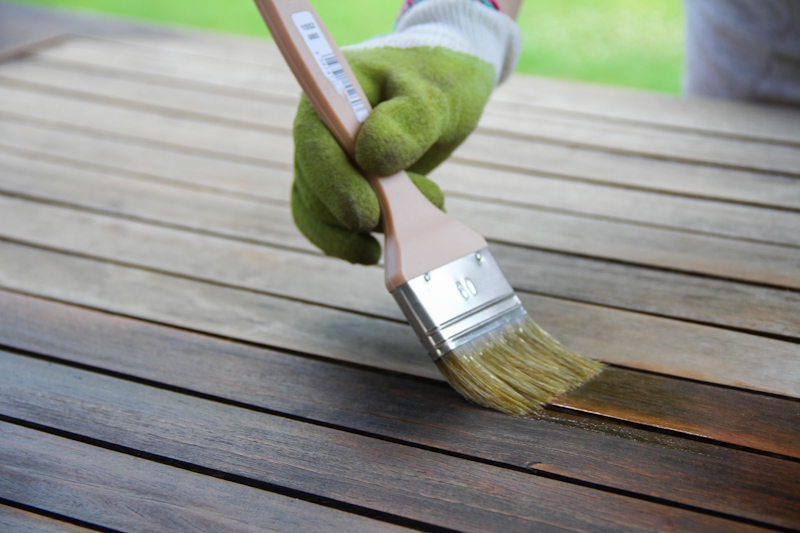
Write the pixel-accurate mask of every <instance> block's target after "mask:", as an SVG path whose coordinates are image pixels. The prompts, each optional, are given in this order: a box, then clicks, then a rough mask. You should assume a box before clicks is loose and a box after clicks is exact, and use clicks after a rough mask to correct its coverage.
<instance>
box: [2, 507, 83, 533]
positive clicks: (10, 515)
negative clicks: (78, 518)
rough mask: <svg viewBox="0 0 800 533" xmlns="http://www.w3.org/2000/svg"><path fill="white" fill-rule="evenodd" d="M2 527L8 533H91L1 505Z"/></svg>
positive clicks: (78, 527) (52, 519) (81, 528)
mask: <svg viewBox="0 0 800 533" xmlns="http://www.w3.org/2000/svg"><path fill="white" fill-rule="evenodd" d="M0 527H2V528H3V531H5V532H6V533H27V532H30V531H36V532H37V533H89V532H90V531H92V530H91V529H86V528H84V527H80V526H76V525H73V524H69V523H67V522H61V521H59V520H56V519H54V518H47V517H45V516H42V515H39V514H35V513H31V512H28V511H21V510H19V509H15V508H14V507H7V506H5V505H0Z"/></svg>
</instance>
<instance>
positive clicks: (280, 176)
mask: <svg viewBox="0 0 800 533" xmlns="http://www.w3.org/2000/svg"><path fill="white" fill-rule="evenodd" d="M0 124H2V126H0V146H1V147H2V148H0V149H4V152H6V153H12V154H13V153H19V154H22V155H25V156H27V157H31V158H41V159H47V160H52V161H63V162H64V163H65V164H72V165H74V166H77V167H79V168H89V169H92V170H99V171H105V172H109V173H116V174H125V175H128V176H132V177H137V178H139V179H151V180H156V181H161V182H165V183H172V184H181V185H183V186H185V187H187V188H200V189H206V190H210V191H217V192H223V193H227V194H235V195H240V196H243V197H252V198H253V199H264V200H273V201H276V200H277V201H281V202H284V203H285V202H287V201H288V199H289V190H290V187H291V179H292V177H291V168H290V167H289V166H288V165H283V166H279V167H278V168H275V166H266V168H265V164H257V163H248V162H243V161H232V160H230V159H219V158H215V157H207V156H204V155H202V154H187V153H185V152H183V151H180V150H177V151H176V150H170V149H169V147H167V146H148V145H142V144H140V143H135V142H126V141H125V140H120V139H114V138H110V137H105V136H102V135H95V134H93V133H92V132H89V131H85V130H81V131H74V130H69V129H55V128H53V127H48V126H43V125H41V124H36V123H25V122H15V121H10V120H3V119H2V118H0Z"/></svg>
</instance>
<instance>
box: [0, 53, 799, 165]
mask: <svg viewBox="0 0 800 533" xmlns="http://www.w3.org/2000/svg"><path fill="white" fill-rule="evenodd" d="M68 66H69V65H66V64H63V63H60V62H59V61H57V60H48V59H42V58H27V59H26V60H25V61H19V62H14V63H11V64H8V65H3V66H2V67H0V78H3V79H6V80H14V81H17V82H23V83H31V84H34V85H35V86H37V87H45V88H47V89H55V90H59V91H65V92H66V94H69V95H75V96H76V97H78V98H87V97H91V98H94V99H96V100H98V101H100V102H105V101H106V99H108V100H109V103H111V104H112V105H121V106H125V105H127V103H128V102H131V103H133V104H135V105H141V106H155V107H156V109H163V110H166V111H167V112H176V111H185V112H188V113H192V114H197V115H199V116H208V117H210V118H212V119H220V120H233V121H241V122H242V123H243V124H257V125H261V126H269V127H278V128H285V127H287V126H289V125H290V124H291V122H292V118H293V117H294V111H295V105H294V103H287V102H277V103H275V102H271V101H269V100H267V99H257V100H255V99H243V98H241V97H235V96H228V95H224V94H214V93H208V92H200V91H196V90H192V89H184V88H177V87H169V86H164V85H162V84H159V83H158V80H153V79H140V80H137V79H127V78H126V79H120V78H118V77H115V76H114V75H113V72H108V71H99V72H98V71H92V70H86V69H71V68H64V67H68ZM286 74H287V75H288V71H287V72H286ZM523 114H524V115H525V118H526V119H527V120H526V119H523V120H520V118H521V117H520V112H519V111H514V112H498V111H493V109H492V108H489V109H488V110H487V111H486V112H485V113H484V115H483V117H482V119H481V124H480V128H482V129H483V130H490V131H492V132H493V133H494V134H495V135H497V136H499V137H501V138H502V137H506V136H508V135H511V136H513V137H521V138H530V139H533V140H547V141H551V142H556V143H559V144H567V145H569V146H585V147H588V148H592V149H601V150H610V151H612V152H622V153H631V154H638V155H643V156H650V157H657V158H667V159H676V160H679V161H690V162H697V163H702V164H714V165H723V166H726V167H737V168H746V169H753V170H764V171H768V172H784V173H792V174H794V173H796V172H797V168H800V147H797V146H784V145H774V144H768V143H753V142H751V141H747V140H739V139H727V138H718V137H714V136H708V135H701V134H696V133H692V132H687V131H680V132H674V131H664V130H662V129H659V128H657V127H652V126H642V125H636V124H622V125H621V124H615V123H608V122H599V123H598V121H596V120H592V119H587V118H584V117H561V116H548V115H541V114H538V115H537V114H535V113H534V114H533V116H529V115H530V113H524V112H523ZM500 140H501V141H502V139H500Z"/></svg>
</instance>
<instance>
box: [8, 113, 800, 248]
mask: <svg viewBox="0 0 800 533" xmlns="http://www.w3.org/2000/svg"><path fill="white" fill-rule="evenodd" d="M0 146H5V147H9V148H15V149H17V150H18V151H23V153H30V154H31V155H33V154H35V156H36V157H44V156H47V157H49V158H51V159H52V158H58V159H60V160H66V161H70V162H76V163H77V162H80V163H87V164H90V165H91V166H92V168H96V169H107V170H109V171H111V172H120V171H123V172H129V173H133V174H134V175H135V176H138V177H141V178H143V179H162V180H165V181H170V182H175V183H179V184H185V185H186V186H192V185H194V186H197V187H206V188H209V189H210V190H215V191H225V192H230V193H240V194H244V195H247V196H256V197H259V198H260V197H265V198H272V199H279V200H282V201H286V199H287V197H288V194H289V193H288V191H289V188H290V181H291V173H290V172H289V169H288V166H289V165H288V163H287V164H285V166H286V171H285V172H281V171H279V170H277V169H274V168H272V169H268V170H265V169H264V168H263V167H260V166H257V165H252V164H245V163H239V162H234V161H226V160H219V159H213V158H209V157H200V156H190V155H187V154H183V153H180V152H174V151H170V150H165V149H162V148H158V147H148V146H141V145H137V144H133V143H127V142H124V141H120V140H115V139H107V138H103V137H98V136H96V135H91V134H88V132H76V131H70V130H58V129H54V128H52V127H43V126H42V125H40V124H35V123H32V124H26V123H24V122H13V121H6V122H5V123H4V124H3V126H2V127H1V128H0ZM44 146H46V153H45V152H44V149H43V147H44ZM279 165H283V163H280V164H279ZM434 179H435V180H436V181H437V182H438V183H439V185H440V186H441V187H442V188H443V189H444V191H445V193H446V194H447V195H451V194H457V195H461V196H468V197H470V198H473V199H479V200H481V201H485V200H495V201H502V202H511V203H517V204H520V203H524V204H528V205H531V206H534V207H539V208H545V209H550V210H552V209H558V210H565V211H570V212H574V213H584V214H589V215H593V216H598V217H604V218H610V219H617V220H626V221H632V222H642V223H646V224H655V225H660V226H664V227H670V228H675V229H684V230H690V231H692V232H701V233H711V234H716V235H723V236H730V237H738V238H746V239H753V240H758V241H763V242H770V243H778V244H790V245H795V246H800V235H798V232H797V231H795V228H796V227H797V226H798V225H800V213H795V212H787V211H782V210H775V209H764V208H757V207H753V206H744V205H738V204H730V203H724V202H716V201H708V200H700V199H695V198H685V197H680V196H675V195H670V194H657V193H652V192H645V191H634V190H629V189H624V188H620V187H611V186H606V185H600V184H591V183H580V182H573V181H569V180H563V179H557V178H550V177H545V176H535V175H524V174H516V173H512V172H507V171H502V170H497V169H492V170H490V169H485V168H481V167H470V166H467V165H464V164H459V163H456V162H451V163H449V164H446V165H444V166H443V167H442V168H441V169H440V170H437V171H436V172H435V173H434ZM587 198H592V201H591V202H587V201H586V199H587Z"/></svg>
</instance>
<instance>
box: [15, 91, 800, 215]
mask: <svg viewBox="0 0 800 533" xmlns="http://www.w3.org/2000/svg"><path fill="white" fill-rule="evenodd" d="M3 85H4V86H3V87H0V95H2V96H4V98H7V99H9V102H11V101H15V104H16V105H14V106H10V107H6V108H5V109H6V110H7V111H8V112H13V113H24V114H26V115H28V116H30V117H39V118H41V119H45V120H53V119H55V120H59V121H61V122H62V123H64V124H78V125H82V126H83V127H94V128H98V129H101V130H108V128H109V127H112V128H114V129H116V130H117V131H118V132H119V133H123V134H124V135H134V136H137V137H141V136H143V135H144V136H145V138H146V137H147V134H146V133H143V132H142V131H141V130H139V129H137V128H135V127H133V126H135V125H132V124H130V122H131V121H135V119H134V118H133V117H131V116H130V114H129V113H126V112H125V111H127V110H126V109H125V107H129V108H131V109H133V108H136V106H135V104H131V105H130V106H123V108H119V109H116V108H113V109H114V113H115V114H118V113H121V114H122V116H121V117H119V118H117V119H115V120H112V119H111V117H109V116H107V114H106V113H102V112H99V111H97V110H95V111H92V106H91V105H89V104H88V102H87V101H85V99H84V98H79V99H75V98H72V99H68V100H69V101H70V104H69V106H65V105H64V104H62V105H60V106H59V105H58V104H57V103H55V102H57V101H59V98H58V92H56V93H53V92H52V91H45V92H41V91H37V94H33V95H30V94H27V93H26V92H25V91H20V90H19V87H18V88H16V89H15V88H14V87H13V86H12V85H8V82H6V83H4V84H3ZM30 89H31V87H28V90H30ZM60 96H61V97H62V99H63V97H64V96H65V95H64V94H61V95H60ZM31 97H33V98H34V100H35V102H36V103H35V104H29V103H27V99H29V98H31ZM11 99H13V100H11ZM1 104H2V101H0V105H1ZM42 106H45V107H44V108H42ZM76 106H77V109H76V110H75V111H77V112H70V109H71V108H74V107H76ZM131 106H133V107H131ZM65 107H68V108H69V109H64V108H65ZM213 107H214V106H213V105H211V103H209V105H207V106H206V109H212V108H213ZM138 108H139V109H140V110H141V111H147V110H148V108H146V107H142V106H139V107H138ZM2 109H3V108H2V107H0V110H2ZM150 111H153V109H152V108H151V109H150ZM175 113H178V114H179V115H181V116H183V117H188V116H194V117H196V118H202V116H201V115H191V114H187V112H178V111H175ZM204 116H206V118H207V114H206V115H204ZM146 117H147V114H143V115H142V116H141V117H140V119H139V120H144V119H146ZM176 118H177V117H176ZM162 122H163V120H162ZM160 127H161V128H164V127H165V124H163V123H162V124H161V125H160ZM253 127H258V126H257V125H253ZM265 127H266V126H265ZM289 127H290V123H288V122H287V123H286V124H285V129H286V132H287V133H288V129H289ZM269 128H273V126H270V127H269ZM170 129H175V128H169V129H167V130H166V131H165V132H169V130H170ZM152 131H157V130H152ZM152 131H151V134H152ZM179 131H180V128H178V129H177V130H176V133H174V134H170V135H168V137H169V138H170V139H171V140H172V141H171V142H174V139H180V138H182V139H184V142H185V141H186V140H189V139H197V140H200V139H202V138H203V137H204V136H205V135H204V132H205V131H207V128H203V131H202V132H195V131H192V132H186V133H187V134H188V135H187V136H183V137H181V135H180V134H179V133H177V132H179ZM201 133H203V134H201ZM245 140H246V139H245V137H242V139H240V141H241V142H240V144H239V145H237V146H233V147H231V146H230V145H229V144H228V143H226V142H225V140H224V139H223V140H221V141H220V142H214V141H208V142H206V143H205V146H206V147H207V148H206V149H207V150H212V151H217V152H218V151H219V150H220V149H223V150H232V151H233V153H235V154H240V153H241V150H240V148H242V147H244V144H251V145H252V146H254V147H257V146H258V144H252V143H245ZM192 142H196V141H192ZM264 142H265V143H268V144H270V145H271V144H273V143H272V142H270V141H269V139H268V138H264ZM242 143H243V144H242ZM520 143H523V144H524V146H525V149H524V150H523V151H521V152H519V153H517V154H516V155H515V156H513V157H510V158H509V156H508V154H507V153H506V151H505V150H504V149H503V148H504V147H506V148H507V147H508V146H517V145H519V144H520ZM487 147H489V148H490V149H489V150H488V151H487V149H486V148H487ZM495 148H496V150H495ZM514 149H515V150H516V149H517V148H514ZM497 151H499V152H498V153H495V152H497ZM254 153H255V154H257V156H256V157H257V158H258V157H260V156H262V155H263V154H267V155H274V154H275V152H274V151H271V150H269V149H267V148H266V147H260V148H256V149H255V152H254ZM281 153H282V154H283V157H284V158H286V155H288V154H290V153H291V152H290V151H288V150H284V151H283V152H280V151H279V154H281ZM498 155H500V157H498ZM530 155H533V157H530ZM279 157H281V156H280V155H279ZM459 157H461V158H462V159H463V160H465V161H477V162H479V163H481V164H493V165H499V166H501V167H504V166H505V167H507V166H508V165H509V163H510V162H514V167H515V168H518V169H519V170H520V171H524V172H534V173H536V172H538V173H545V174H554V175H558V176H565V177H568V178H572V179H582V180H589V181H599V182H607V183H613V184H618V185H628V186H635V187H644V188H649V189H653V190H663V191H668V192H675V193H680V194H692V195H700V196H708V197H712V198H722V199H734V200H737V201H740V202H746V203H754V204H764V205H776V206H785V207H793V208H795V209H797V208H798V206H800V195H798V193H797V190H796V188H794V187H791V186H790V182H787V180H786V178H784V177H776V176H770V175H768V174H763V173H753V172H748V171H730V170H729V169H723V168H715V167H707V166H697V165H687V164H683V163H675V162H670V161H664V160H658V159H655V160H654V159H647V158H642V157H638V156H626V155H620V154H614V153H609V152H604V151H597V150H579V149H575V148H572V147H570V146H563V145H558V144H553V143H551V142H545V143H542V142H534V141H530V140H527V141H521V140H516V139H504V140H502V142H498V141H497V139H496V137H494V136H492V135H485V134H483V133H481V132H480V131H478V132H477V133H475V134H473V136H472V137H470V139H468V140H467V142H466V144H465V146H464V149H462V150H461V151H459V152H457V153H456V159H458V158H459ZM285 163H290V161H289V160H288V159H287V161H285ZM732 183H735V184H736V187H731V184H732Z"/></svg>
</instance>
